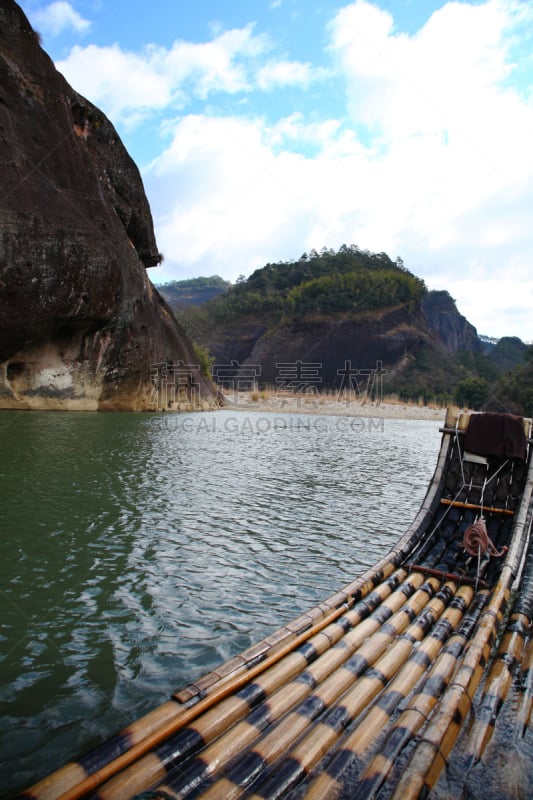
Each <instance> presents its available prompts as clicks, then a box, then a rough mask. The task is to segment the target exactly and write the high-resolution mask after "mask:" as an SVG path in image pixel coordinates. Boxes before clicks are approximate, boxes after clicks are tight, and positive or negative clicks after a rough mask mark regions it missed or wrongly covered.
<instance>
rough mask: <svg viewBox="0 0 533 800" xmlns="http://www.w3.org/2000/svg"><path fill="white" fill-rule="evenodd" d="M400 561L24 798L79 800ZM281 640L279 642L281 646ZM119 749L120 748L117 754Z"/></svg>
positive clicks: (386, 563) (390, 561)
mask: <svg viewBox="0 0 533 800" xmlns="http://www.w3.org/2000/svg"><path fill="white" fill-rule="evenodd" d="M399 561H400V556H399V553H398V552H397V550H391V551H390V553H389V554H388V555H387V556H385V557H384V558H382V559H381V560H380V561H379V562H378V563H377V564H376V565H374V567H372V568H371V569H369V570H367V572H365V573H364V574H363V575H362V576H361V577H359V578H357V579H355V580H354V581H352V582H351V583H350V584H348V585H347V586H346V587H345V588H344V589H343V590H341V592H338V593H337V594H336V595H333V596H332V597H331V598H328V600H326V601H325V602H324V603H321V604H320V606H317V607H316V609H313V610H312V611H316V612H317V613H319V614H321V615H322V617H321V618H320V619H319V620H318V621H317V622H316V623H315V624H313V625H312V626H311V627H309V628H308V629H306V630H305V631H302V632H301V633H299V634H295V633H294V631H292V630H290V627H289V626H285V627H284V628H282V629H280V631H278V632H276V633H275V634H272V635H271V636H269V637H267V638H266V639H265V640H264V642H263V643H260V645H262V644H264V646H265V647H266V648H267V655H266V656H265V658H264V659H263V660H262V661H261V662H260V663H258V664H255V665H254V666H250V663H249V662H247V661H246V659H245V658H237V659H231V668H230V669H228V668H227V666H226V665H222V667H220V668H218V670H216V671H215V672H213V673H209V674H208V675H207V676H205V679H206V686H205V688H203V687H202V689H199V688H197V687H196V686H194V685H193V686H192V687H191V690H190V691H185V692H183V697H184V699H183V700H180V699H179V698H178V697H177V696H176V700H177V701H178V702H176V701H168V702H166V703H164V704H162V705H161V706H160V707H158V708H157V709H155V710H154V711H152V712H150V713H149V714H147V715H145V716H144V717H142V718H141V719H140V720H137V721H136V722H134V723H132V724H131V725H129V726H127V727H126V728H124V729H123V730H122V731H120V732H119V734H117V735H116V736H115V737H113V739H112V740H110V741H106V742H104V743H103V744H102V745H100V746H99V747H97V748H95V750H93V751H91V753H89V754H88V755H87V757H85V758H84V759H82V760H81V761H82V763H78V762H70V763H68V764H66V765H65V766H64V767H61V768H60V769H59V770H56V771H55V772H53V773H51V774H50V775H48V776H47V777H45V778H43V779H42V780H41V781H39V782H37V783H36V784H34V785H33V786H31V787H30V788H29V789H27V790H26V791H25V792H24V796H25V797H26V798H30V799H31V800H78V798H82V797H83V796H84V795H86V794H89V793H90V792H93V791H95V790H96V789H97V788H98V787H99V786H100V785H101V784H102V783H104V782H105V781H107V780H109V779H110V778H111V777H113V775H115V774H117V773H118V772H120V771H121V770H123V769H124V768H125V767H127V766H129V765H130V764H133V763H134V762H135V761H136V760H137V759H138V758H140V757H141V756H142V755H144V754H145V753H148V752H149V751H150V750H152V749H153V748H154V747H156V746H157V745H158V744H159V743H161V742H162V741H164V740H165V739H166V738H167V737H168V736H170V735H172V734H173V733H175V732H176V731H178V730H180V729H181V728H182V727H184V726H185V725H187V724H188V723H189V722H190V721H191V720H193V719H195V718H196V717H197V716H199V715H200V714H201V713H203V711H205V710H206V709H207V708H210V707H211V706H213V705H215V704H216V703H217V702H219V701H220V700H221V699H222V698H224V697H226V696H227V695H229V694H231V692H233V691H237V690H238V689H239V688H241V687H242V686H243V685H244V684H245V683H246V682H247V681H248V680H251V678H252V676H255V675H258V674H260V673H261V672H262V671H264V670H265V669H268V667H270V666H271V665H272V664H274V663H276V662H277V661H279V660H281V659H282V658H283V657H284V656H285V655H286V654H287V653H288V652H290V651H291V650H292V649H295V648H296V647H298V646H299V645H300V644H302V643H303V642H305V641H306V640H307V639H308V638H311V637H312V636H314V635H315V633H317V632H318V631H320V630H322V629H323V628H325V627H327V626H328V625H329V624H331V622H333V621H334V620H336V619H337V618H339V617H340V616H342V614H344V612H345V611H346V610H347V609H348V608H350V607H351V606H353V604H354V603H355V602H356V601H357V600H359V599H361V598H363V597H365V596H366V595H367V594H369V593H370V592H371V591H372V589H373V588H374V587H375V586H377V585H378V584H379V583H380V582H382V581H383V580H384V579H385V578H387V577H389V576H390V575H391V574H392V573H393V572H394V570H395V569H396V567H397V566H398V563H399ZM331 606H333V608H332V607H331ZM313 616H314V614H313ZM311 618H312V617H311ZM290 626H293V623H290ZM280 641H281V644H279V643H280ZM258 648H259V646H256V648H255V649H256V650H257V649H258ZM268 650H270V652H268ZM227 663H228V664H229V663H230V662H227ZM233 665H235V666H233ZM191 704H192V705H191ZM110 743H111V746H110ZM117 751H118V752H119V755H118V756H117ZM88 759H90V761H91V763H92V764H97V765H98V767H97V769H96V770H94V771H93V772H92V773H91V774H88V773H87V771H86V770H85V769H84V766H83V763H84V762H86V761H87V760H88Z"/></svg>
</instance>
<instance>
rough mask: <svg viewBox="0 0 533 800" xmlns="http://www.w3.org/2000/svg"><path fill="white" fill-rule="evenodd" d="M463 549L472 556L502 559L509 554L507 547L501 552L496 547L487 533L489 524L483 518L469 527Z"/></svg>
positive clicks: (465, 533) (464, 537)
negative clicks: (486, 555) (486, 554)
mask: <svg viewBox="0 0 533 800" xmlns="http://www.w3.org/2000/svg"><path fill="white" fill-rule="evenodd" d="M463 548H464V549H465V550H466V552H467V553H468V554H469V555H471V556H478V557H479V555H480V554H481V555H485V553H488V555H489V556H495V557H496V558H501V557H502V556H503V555H505V553H506V552H507V549H508V548H507V547H505V546H504V547H502V549H501V550H498V548H497V547H496V546H495V545H494V542H493V541H492V539H491V538H490V536H489V534H488V532H487V524H486V522H485V518H484V517H483V516H481V517H478V519H477V520H476V521H475V522H473V523H472V525H469V526H468V528H467V529H466V531H465V532H464V536H463Z"/></svg>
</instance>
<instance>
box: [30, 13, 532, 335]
mask: <svg viewBox="0 0 533 800" xmlns="http://www.w3.org/2000/svg"><path fill="white" fill-rule="evenodd" d="M20 4H21V6H22V8H23V9H24V11H25V12H26V14H27V15H28V17H29V19H30V21H31V22H32V24H33V26H34V27H35V28H36V30H38V31H39V32H40V34H41V36H42V43H43V47H44V48H45V50H46V51H47V52H48V53H49V55H50V56H51V57H52V58H53V60H54V61H55V63H56V66H57V67H58V69H59V70H60V71H61V72H62V73H63V74H64V75H65V77H66V78H67V80H68V81H69V83H71V85H72V86H73V87H74V88H75V89H76V90H77V91H79V92H80V93H81V94H83V95H85V96H86V97H88V98H89V99H90V100H91V101H92V102H94V103H95V104H96V105H98V106H99V107H100V108H101V109H102V110H103V111H104V112H105V113H106V114H107V115H108V116H109V118H110V119H111V121H112V122H113V123H114V125H115V126H116V128H117V130H118V131H119V133H120V135H121V137H122V139H123V141H124V143H125V145H126V147H127V148H128V150H129V152H130V153H131V155H132V157H133V158H134V159H135V161H136V163H137V164H138V166H139V168H140V170H141V173H142V176H143V180H144V184H145V188H146V192H147V195H148V199H149V201H150V204H151V207H152V213H153V215H154V222H155V228H156V236H157V240H158V244H159V248H160V250H161V251H162V252H163V253H164V256H165V261H164V263H163V265H162V266H161V267H159V268H156V269H153V270H150V277H151V279H152V280H153V281H154V282H155V283H162V282H165V281H168V280H173V279H182V278H189V277H195V276H197V275H212V274H219V275H222V276H223V277H225V278H228V279H230V280H235V278H237V277H238V276H239V275H242V274H243V275H248V274H250V273H251V272H252V271H253V270H254V269H257V268H258V267H261V266H263V265H264V264H265V263H267V262H269V261H270V262H273V261H277V260H291V259H296V258H298V257H299V256H300V255H301V254H302V253H303V252H305V251H307V252H308V251H309V250H311V249H313V248H314V249H316V250H320V249H321V248H322V247H328V248H334V249H337V248H338V247H340V246H341V245H342V244H357V245H358V246H359V247H361V248H363V249H365V248H366V249H369V250H372V251H376V252H386V253H387V254H388V255H389V256H390V257H391V258H396V257H397V256H401V257H402V258H403V260H404V262H405V265H406V266H407V267H408V268H409V269H411V270H412V271H413V272H414V273H415V274H417V275H419V276H420V277H422V278H423V279H424V280H425V281H426V283H427V285H428V287H429V288H431V289H447V290H448V291H449V292H450V293H451V294H452V296H453V297H454V298H455V299H456V301H457V304H458V307H459V310H460V311H461V312H462V313H463V314H465V316H466V317H467V318H468V320H469V321H470V322H472V323H473V324H474V325H475V326H476V328H477V329H478V332H479V333H482V334H488V335H492V336H502V335H514V336H520V337H521V338H522V339H524V340H525V341H531V340H532V339H533V332H532V329H533V325H532V314H531V309H532V307H533V269H532V268H531V267H532V261H533V220H532V215H533V148H532V147H531V142H532V141H533V3H530V2H527V1H524V0H479V1H478V2H474V1H472V2H463V1H462V0H459V1H457V0H455V1H454V2H441V1H439V0H375V2H368V0H354V2H335V1H334V0H216V2H215V0H195V2H190V1H189V0H187V2H185V0H152V2H146V0H143V1H142V2H140V0H128V2H126V0H70V1H69V2H67V0H55V2H50V1H49V0H24V2H21V3H20Z"/></svg>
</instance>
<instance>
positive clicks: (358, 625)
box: [99, 570, 423, 800]
mask: <svg viewBox="0 0 533 800" xmlns="http://www.w3.org/2000/svg"><path fill="white" fill-rule="evenodd" d="M401 577H403V578H406V577H407V576H406V573H405V571H404V570H400V571H398V572H397V573H395V574H394V575H393V576H391V578H389V579H388V581H386V582H384V583H383V584H381V585H380V586H379V587H377V588H376V590H375V591H374V592H373V593H371V594H372V596H373V599H372V604H371V607H372V606H374V607H375V613H374V615H370V616H369V617H366V614H365V613H363V608H362V606H366V605H367V604H366V603H365V601H361V602H360V603H359V604H357V606H356V607H355V608H354V609H352V610H351V611H349V612H347V613H346V614H345V617H346V618H348V619H350V620H351V625H350V629H349V630H348V631H347V630H346V628H344V630H343V631H342V634H343V636H342V647H332V644H334V641H333V640H329V641H328V640H327V639H326V638H325V637H324V639H323V641H322V643H321V645H322V649H323V650H324V652H323V653H322V655H321V656H320V657H318V658H316V660H314V661H313V662H312V663H311V664H308V662H307V661H306V662H305V663H303V661H302V660H300V662H299V668H300V670H299V671H302V670H303V669H304V668H305V667H307V669H306V673H307V675H308V676H309V679H308V680H307V681H305V682H302V681H298V680H297V679H295V680H294V681H292V682H289V683H287V681H290V679H291V678H292V677H295V676H294V675H293V670H292V669H291V663H292V660H293V656H294V655H295V654H289V655H288V656H287V658H286V659H284V660H283V661H282V662H280V663H279V664H278V665H277V668H274V669H275V671H273V670H270V671H269V672H265V673H263V675H262V676H260V677H259V679H258V680H257V681H256V682H255V683H256V684H257V685H258V687H260V688H261V689H263V690H264V692H265V694H268V698H267V702H268V715H269V718H270V720H271V721H275V720H277V719H278V718H280V717H281V716H283V715H284V714H285V713H286V712H287V711H289V710H290V709H291V708H293V707H294V706H295V705H296V704H297V703H298V702H303V701H304V700H305V698H306V697H308V696H309V695H310V694H311V692H312V689H313V686H314V685H318V684H319V683H321V682H322V681H324V679H325V678H327V677H328V676H329V675H331V673H332V672H334V670H336V669H338V668H339V667H340V666H341V665H342V664H343V663H344V662H345V661H347V660H348V658H349V657H350V656H351V655H352V654H353V653H354V652H355V651H356V650H357V648H358V647H360V646H361V644H362V643H363V642H364V641H365V640H366V639H367V638H368V637H370V636H371V635H372V634H375V633H376V632H377V631H378V630H379V627H380V625H381V618H382V617H383V614H384V612H386V614H385V615H386V616H387V617H388V616H389V615H390V614H392V613H393V612H395V611H398V609H399V608H401V606H402V605H403V604H404V603H405V599H406V592H407V593H409V592H412V591H414V590H415V588H416V587H417V586H419V585H420V584H421V583H422V580H423V578H422V576H418V578H417V579H416V581H413V580H412V579H411V578H408V580H406V581H404V583H401V584H399V585H398V581H399V579H400V578H401ZM395 585H396V588H395V590H394V591H392V588H393V587H394V586H395ZM369 597H370V596H369ZM380 600H381V602H379V601H380ZM358 606H361V608H360V610H359V612H358V611H357V607H358ZM371 607H370V608H368V607H366V613H368V611H369V610H370V609H371ZM365 617H366V618H365ZM317 636H323V634H321V633H319V634H317ZM338 639H340V637H338V636H337V639H336V640H338ZM311 641H312V640H311ZM326 642H327V644H328V645H329V647H328V648H327V649H326V648H325V644H326ZM276 689H277V691H274V690H276ZM272 692H274V694H272ZM226 702H228V701H226ZM217 710H218V707H217V708H216V709H213V712H214V713H215V714H216V712H217ZM208 714H209V712H208ZM200 722H201V720H200ZM196 729H197V730H198V731H199V732H200V733H202V738H204V737H206V739H207V741H206V743H207V744H208V743H209V741H212V740H213V739H214V738H215V737H213V736H211V737H210V736H209V734H208V733H207V730H206V729H205V728H198V725H197V726H196ZM219 733H220V731H217V735H218V734H219ZM260 733H261V730H260V729H258V728H257V726H256V725H254V724H252V725H250V723H249V722H247V721H244V722H243V723H242V724H240V725H238V726H237V727H232V728H231V729H230V730H229V732H228V734H227V735H226V736H221V737H220V738H217V740H216V742H215V743H214V744H213V745H211V746H208V747H207V748H206V749H205V750H204V751H203V752H202V756H201V762H202V766H204V765H205V769H204V770H203V772H204V773H205V776H206V777H207V775H209V774H211V772H213V771H214V770H215V768H216V769H220V768H221V767H222V766H223V765H224V764H225V763H226V762H227V761H228V760H229V758H230V756H231V755H236V754H237V752H236V746H237V741H241V742H242V747H244V746H245V744H247V743H250V742H252V741H253V740H254V739H256V738H257V737H258V736H259V735H260ZM165 750H166V753H167V758H166V759H165V761H164V770H165V774H167V773H168V772H169V770H171V769H174V770H178V769H179V775H180V786H181V787H182V788H181V789H180V796H181V794H186V793H187V791H186V784H187V781H188V774H189V773H188V772H187V771H183V770H182V769H181V768H179V760H178V759H177V758H176V759H175V758H173V757H172V754H171V753H172V748H171V747H170V746H169V745H168V743H167V745H166V746H165ZM169 753H170V755H169ZM213 765H214V766H213ZM161 767H162V765H161V764H160V763H158V762H157V761H155V760H154V759H153V754H149V755H148V756H146V758H145V760H144V761H143V762H136V763H135V764H134V765H132V767H131V768H130V769H129V770H125V771H124V772H122V773H121V774H120V775H117V776H116V777H115V778H114V779H112V780H111V781H109V782H108V783H106V784H105V785H103V786H101V788H100V791H99V795H100V797H101V798H105V800H118V798H122V797H124V796H127V795H126V789H125V787H126V786H127V787H128V788H127V791H128V792H129V793H130V794H132V793H139V792H141V791H144V790H145V789H147V788H148V787H149V786H151V785H152V784H153V783H154V782H155V781H157V780H159V776H160V775H161ZM193 771H194V777H193V780H194V781H196V780H197V771H196V767H195V766H194V765H193ZM169 788H170V787H169ZM174 788H175V787H174Z"/></svg>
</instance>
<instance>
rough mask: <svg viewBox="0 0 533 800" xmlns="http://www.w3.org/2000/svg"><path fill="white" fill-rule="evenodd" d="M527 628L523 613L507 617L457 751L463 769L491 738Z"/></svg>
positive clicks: (521, 649) (468, 767) (517, 661)
mask: <svg viewBox="0 0 533 800" xmlns="http://www.w3.org/2000/svg"><path fill="white" fill-rule="evenodd" d="M528 627H529V619H528V618H527V617H526V616H524V615H523V614H513V615H512V616H511V618H510V621H509V625H508V626H507V630H506V632H505V634H504V636H503V638H502V641H501V644H500V647H499V649H498V653H497V655H496V658H495V660H494V661H493V663H492V666H491V669H490V672H489V675H488V677H487V681H486V683H485V686H484V688H483V694H482V696H481V698H480V702H479V705H478V706H477V707H476V714H475V718H474V720H473V723H472V726H471V728H470V731H469V733H468V736H467V739H466V741H465V743H464V745H463V747H462V748H461V763H462V765H463V766H464V769H465V770H468V769H470V767H471V766H472V765H473V764H474V763H476V762H477V761H479V759H480V758H481V757H482V755H483V753H484V751H485V748H486V747H487V745H488V743H489V741H490V739H491V738H492V734H493V732H494V724H495V722H496V717H497V715H498V712H499V710H500V708H501V706H502V705H503V703H504V702H505V699H506V697H507V694H508V692H509V689H510V688H511V684H512V682H513V672H514V671H515V668H516V666H517V665H518V664H519V663H520V661H521V659H522V654H523V651H524V643H525V637H526V634H527V630H528Z"/></svg>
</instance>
